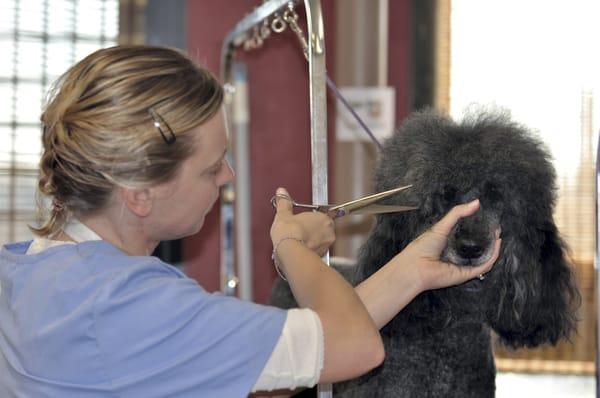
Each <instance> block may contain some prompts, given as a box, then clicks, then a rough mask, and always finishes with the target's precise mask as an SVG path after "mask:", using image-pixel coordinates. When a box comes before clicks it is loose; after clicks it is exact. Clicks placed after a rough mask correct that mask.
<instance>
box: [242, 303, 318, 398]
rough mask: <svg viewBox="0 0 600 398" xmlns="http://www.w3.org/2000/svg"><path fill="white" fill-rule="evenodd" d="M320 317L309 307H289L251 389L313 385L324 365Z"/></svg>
mask: <svg viewBox="0 0 600 398" xmlns="http://www.w3.org/2000/svg"><path fill="white" fill-rule="evenodd" d="M324 345H325V343H324V336H323V326H322V325H321V320H320V319H319V316H318V315H317V313H316V312H314V311H313V310H311V309H308V308H303V309H297V308H296V309H291V310H288V314H287V318H286V320H285V323H284V325H283V330H282V332H281V336H280V337H279V340H278V341H277V344H276V345H275V348H274V349H273V352H272V353H271V356H270V357H269V360H268V361H267V364H266V365H265V368H264V369H263V371H262V373H261V374H260V376H259V378H258V380H257V382H256V384H255V385H254V387H253V388H252V391H253V392H254V391H271V390H278V389H292V390H293V389H295V388H297V387H312V386H314V385H315V384H317V382H318V381H319V376H320V375H321V370H322V369H323V356H324Z"/></svg>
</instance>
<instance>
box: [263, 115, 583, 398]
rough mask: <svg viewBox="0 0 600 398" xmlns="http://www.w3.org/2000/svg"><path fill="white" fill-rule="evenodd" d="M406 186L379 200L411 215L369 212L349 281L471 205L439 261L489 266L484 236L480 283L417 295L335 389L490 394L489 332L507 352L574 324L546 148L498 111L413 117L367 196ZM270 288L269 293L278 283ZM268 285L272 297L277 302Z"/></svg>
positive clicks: (338, 392)
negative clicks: (376, 359) (379, 352)
mask: <svg viewBox="0 0 600 398" xmlns="http://www.w3.org/2000/svg"><path fill="white" fill-rule="evenodd" d="M408 184H412V185H413V188H411V189H409V190H407V191H405V193H401V194H399V195H396V196H395V197H393V198H390V199H388V200H387V201H385V202H384V203H385V204H414V205H417V206H419V209H418V210H415V211H412V212H406V213H396V214H387V215H379V216H377V218H376V223H375V226H374V228H373V229H372V231H371V233H370V235H369V237H368V240H367V242H366V243H365V244H364V246H363V247H362V248H361V250H360V253H359V256H358V264H357V266H356V267H355V270H354V274H353V275H350V276H349V279H351V281H352V282H353V283H354V284H356V283H359V282H360V281H361V280H364V279H365V278H367V277H369V276H370V275H371V274H373V273H374V272H376V271H377V270H378V269H379V268H380V267H381V266H383V265H384V264H386V263H387V262H388V261H389V260H390V259H391V258H392V257H394V256H395V255H396V254H397V253H398V252H400V251H401V250H402V249H403V248H404V247H405V246H406V245H408V244H409V243H410V242H411V241H412V240H414V239H415V238H416V237H417V236H419V235H420V234H422V233H423V232H424V231H425V230H427V229H428V228H430V227H431V226H432V225H433V224H434V223H435V222H437V221H438V220H439V219H440V218H441V217H442V216H443V215H444V214H446V213H447V212H448V211H449V210H450V209H451V208H452V207H453V206H454V205H456V204H459V203H464V202H467V201H470V200H472V199H475V198H479V200H480V202H481V209H480V210H479V211H478V212H477V213H476V214H475V215H473V216H471V217H468V218H464V219H462V220H461V221H460V222H459V223H458V224H457V225H456V227H455V228H454V230H453V231H452V233H451V235H450V236H449V239H448V245H447V248H446V249H445V251H444V253H443V259H444V260H447V261H451V262H453V263H455V264H458V265H461V266H465V267H471V266H475V265H477V264H481V263H482V262H484V261H485V260H486V259H488V258H489V256H490V255H491V251H492V246H493V240H494V231H495V230H496V229H497V228H498V227H500V229H501V236H502V248H501V253H500V257H499V259H498V260H497V261H496V264H495V266H494V268H493V269H492V270H491V271H490V272H489V273H488V274H487V275H486V278H485V279H484V280H473V281H469V282H467V283H464V284H462V285H459V286H454V287H450V288H445V289H438V290H433V291H427V292H424V293H422V294H420V295H419V296H418V297H416V298H415V299H414V300H413V301H412V302H411V303H410V304H409V305H408V306H407V307H406V308H405V309H404V310H402V311H401V312H400V313H399V314H398V315H397V316H396V317H395V318H394V319H392V321H390V322H389V323H388V324H387V325H386V326H385V327H384V328H383V329H382V330H381V333H382V336H383V339H384V343H385V346H386V360H385V362H384V363H383V365H382V366H380V367H379V368H377V369H375V370H373V371H372V372H370V373H369V374H367V375H365V376H362V377H360V378H358V379H355V380H351V381H348V382H343V383H339V384H336V385H335V386H334V396H341V397H406V398H409V397H410V398H414V397H461V398H464V397H474V398H475V397H477V398H481V397H493V396H494V393H495V373H496V372H495V366H494V359H493V353H492V343H491V333H490V330H494V331H495V332H496V334H497V335H498V337H499V340H500V341H501V342H502V343H503V344H505V345H507V346H509V347H512V348H520V347H536V346H538V345H541V344H546V343H549V344H555V343H556V342H557V341H558V340H559V339H561V338H568V336H569V334H570V333H571V331H572V330H573V329H574V327H575V309H576V307H577V305H578V302H579V293H578V291H577V288H576V286H575V284H574V280H573V275H572V270H571V265H570V264H569V261H568V257H567V255H566V250H567V248H566V246H565V243H564V242H563V241H562V240H561V238H560V237H559V234H558V231H557V228H556V225H555V223H554V221H553V215H552V212H553V208H554V204H555V199H556V186H555V172H554V169H553V166H552V164H551V162H550V156H549V154H548V152H547V150H546V149H545V147H544V145H543V144H542V143H541V141H539V140H538V139H536V138H535V137H534V135H533V134H532V133H531V132H530V131H529V130H528V129H527V128H525V127H524V126H522V125H519V124H517V123H515V122H513V121H511V120H510V118H509V117H508V116H507V115H506V114H503V113H499V112H479V113H477V114H473V115H471V116H469V117H466V118H465V119H464V120H463V121H461V122H455V121H453V120H452V119H450V118H449V117H447V116H444V115H441V114H439V113H436V112H434V111H431V110H427V111H422V112H418V113H415V114H414V115H412V116H411V117H409V118H408V119H407V120H406V121H405V122H404V123H403V125H402V126H401V127H400V129H399V130H398V131H397V132H396V133H395V134H394V136H392V137H391V138H389V139H388V140H387V141H386V142H385V144H384V150H383V152H382V154H381V157H380V159H379V162H378V166H377V169H376V172H375V185H376V190H377V191H383V190H387V189H392V188H394V187H397V186H401V185H408ZM277 286H279V287H277ZM277 286H276V287H275V289H274V292H275V294H274V297H273V299H272V301H273V302H274V303H275V304H277V303H278V302H279V303H280V304H281V305H282V306H289V304H288V305H286V304H285V300H284V299H281V295H282V293H281V292H280V293H277V290H281V289H282V286H281V285H277Z"/></svg>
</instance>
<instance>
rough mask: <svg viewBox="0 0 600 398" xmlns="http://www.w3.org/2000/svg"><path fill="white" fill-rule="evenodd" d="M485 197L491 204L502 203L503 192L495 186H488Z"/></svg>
mask: <svg viewBox="0 0 600 398" xmlns="http://www.w3.org/2000/svg"><path fill="white" fill-rule="evenodd" d="M485 197H486V199H487V200H488V201H490V202H491V203H496V202H500V201H501V200H502V192H500V189H499V188H498V187H497V186H495V185H494V184H486V186H485Z"/></svg>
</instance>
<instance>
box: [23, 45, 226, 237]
mask: <svg viewBox="0 0 600 398" xmlns="http://www.w3.org/2000/svg"><path fill="white" fill-rule="evenodd" d="M48 98H49V99H48V102H47V105H46V106H45V110H44V112H43V113H42V116H41V120H42V124H43V136H42V140H43V148H44V151H43V155H42V158H41V162H40V178H39V182H38V191H39V193H40V194H41V196H43V197H44V196H45V197H47V198H50V199H51V200H52V203H53V205H52V206H51V208H50V212H49V215H48V216H47V218H46V220H45V222H44V223H43V225H42V226H41V227H39V228H31V229H32V231H33V232H34V233H36V234H38V235H41V236H49V235H52V234H54V233H56V232H57V231H59V230H60V229H62V227H63V226H64V223H65V221H66V219H67V214H69V213H75V214H77V213H79V212H91V211H94V210H97V209H100V208H102V207H103V206H104V205H106V203H107V201H108V199H109V197H110V195H111V193H112V192H113V190H114V188H115V186H118V185H120V186H130V187H131V186H133V187H143V186H150V185H153V184H158V183H162V182H165V181H168V180H169V179H171V178H172V177H173V176H174V175H175V173H176V172H177V170H178V169H179V167H180V165H181V163H182V162H183V161H184V160H185V159H186V158H187V157H189V156H190V154H191V153H192V152H193V150H194V146H193V145H192V139H191V134H189V132H190V130H191V129H193V128H195V127H197V126H199V125H200V124H202V123H204V122H206V121H207V120H208V119H210V118H211V117H212V116H213V115H215V114H216V113H217V111H218V110H219V108H220V106H221V104H222V101H223V90H222V88H221V86H220V85H219V83H218V82H217V80H216V79H215V78H214V77H213V76H212V75H211V74H210V73H209V72H208V71H206V70H204V69H203V68H201V67H199V66H198V65H196V64H195V63H194V62H193V61H191V60H190V59H189V58H188V57H186V56H185V55H183V54H182V53H181V52H179V51H177V50H174V49H169V48H163V47H153V46H116V47H110V48H105V49H101V50H99V51H96V52H94V53H92V54H90V55H88V56H87V57H86V58H84V59H83V60H81V61H80V62H78V63H77V64H75V65H74V66H73V67H71V68H70V69H69V70H68V71H67V72H66V73H65V74H64V75H62V76H61V77H60V78H59V79H58V80H57V82H56V83H55V85H54V86H53V88H52V90H51V91H50V93H49V97H48ZM157 115H159V116H158V118H159V121H160V123H159V124H158V125H155V123H156V122H157V120H156V118H157ZM165 129H166V130H168V131H164V130H165ZM171 132H172V134H173V135H174V137H175V141H174V142H170V141H169V138H171V136H170V134H171ZM164 133H167V134H169V136H167V137H166V138H165V137H164V136H163V135H162V134H164ZM40 209H42V206H40Z"/></svg>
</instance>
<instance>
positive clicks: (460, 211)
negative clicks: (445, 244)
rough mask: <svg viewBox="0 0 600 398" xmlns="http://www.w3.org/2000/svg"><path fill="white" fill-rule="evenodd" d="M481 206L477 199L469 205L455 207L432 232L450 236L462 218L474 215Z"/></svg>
mask: <svg viewBox="0 0 600 398" xmlns="http://www.w3.org/2000/svg"><path fill="white" fill-rule="evenodd" d="M479 206H480V204H479V200H478V199H475V200H473V201H471V202H469V203H465V204H462V205H458V206H454V207H453V208H452V210H450V212H449V213H448V214H446V215H445V216H444V218H442V219H441V220H440V221H439V222H438V223H437V224H435V225H434V226H433V227H432V228H431V230H433V231H435V232H436V233H439V234H442V235H444V236H448V234H450V231H452V228H454V226H455V225H456V223H457V222H458V220H460V219H461V218H462V217H467V216H470V215H472V214H473V213H475V212H476V211H477V210H478V209H479Z"/></svg>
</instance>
